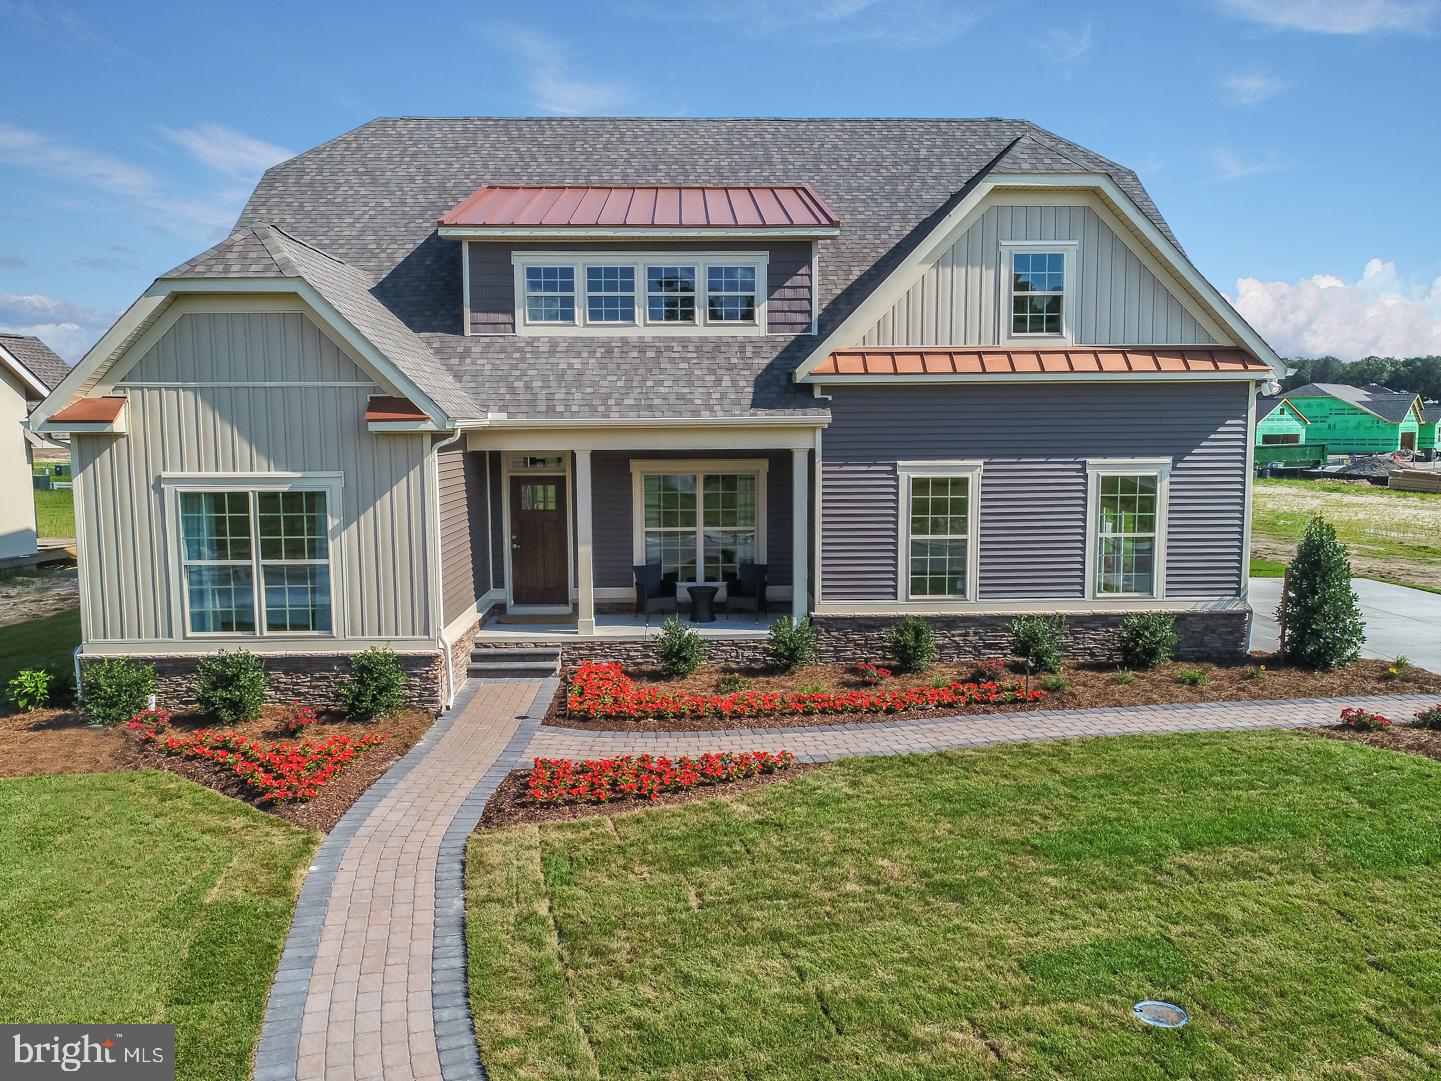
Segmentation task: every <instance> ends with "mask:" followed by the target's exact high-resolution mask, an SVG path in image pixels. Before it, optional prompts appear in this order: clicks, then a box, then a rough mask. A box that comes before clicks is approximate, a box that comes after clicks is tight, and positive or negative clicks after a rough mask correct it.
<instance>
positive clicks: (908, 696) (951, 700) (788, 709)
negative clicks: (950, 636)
mask: <svg viewBox="0 0 1441 1081" xmlns="http://www.w3.org/2000/svg"><path fill="white" fill-rule="evenodd" d="M1045 697H1046V692H1045V691H1039V690H1037V691H1030V692H1029V693H1027V692H1026V691H1024V690H1022V689H1021V688H1020V686H1019V685H1016V684H1004V683H1000V682H993V681H987V682H984V683H961V682H960V681H956V682H953V683H951V684H949V685H947V686H945V687H913V688H911V689H910V690H894V691H879V690H877V691H872V690H853V691H820V692H818V693H815V694H800V693H796V694H783V693H781V692H780V691H737V692H736V693H735V694H711V695H702V694H684V693H667V692H666V691H662V690H657V689H655V688H654V687H640V686H637V685H636V683H635V681H634V680H633V679H631V678H630V677H629V676H627V675H626V674H625V673H624V672H623V671H621V667H620V665H619V664H597V663H594V662H591V661H586V662H585V663H584V664H582V665H581V666H580V668H579V669H577V670H576V673H575V676H574V678H572V679H571V681H570V690H569V693H568V695H567V706H568V707H569V709H570V712H571V713H572V714H579V715H581V716H584V717H634V718H642V717H705V716H712V715H716V716H722V717H764V716H768V715H776V714H793V713H795V714H821V713H903V712H905V711H906V710H913V709H935V708H938V707H948V706H966V705H971V704H987V705H993V704H996V703H1002V702H1038V701H1040V700H1041V699H1043V698H1045Z"/></svg>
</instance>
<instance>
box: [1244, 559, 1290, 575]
mask: <svg viewBox="0 0 1441 1081" xmlns="http://www.w3.org/2000/svg"><path fill="white" fill-rule="evenodd" d="M1251 577H1252V578H1284V577H1286V564H1284V563H1282V562H1281V561H1280V560H1276V559H1262V558H1261V557H1260V556H1252V557H1251Z"/></svg>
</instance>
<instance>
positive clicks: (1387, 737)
mask: <svg viewBox="0 0 1441 1081" xmlns="http://www.w3.org/2000/svg"><path fill="white" fill-rule="evenodd" d="M1391 719H1392V720H1393V721H1394V722H1396V723H1394V724H1392V725H1391V726H1390V727H1388V728H1375V729H1370V730H1364V729H1356V728H1347V727H1346V726H1344V725H1335V726H1331V727H1326V728H1308V729H1306V731H1308V732H1312V733H1314V734H1316V735H1318V736H1324V737H1326V738H1327V739H1343V740H1349V741H1350V742H1353V743H1364V744H1366V745H1367V746H1368V747H1380V748H1381V749H1382V750H1386V751H1399V752H1400V753H1402V754H1417V755H1421V756H1422V757H1423V758H1433V759H1435V760H1436V761H1438V762H1441V730H1437V729H1434V728H1419V727H1417V726H1415V725H1411V724H1407V723H1406V721H1407V720H1409V718H1405V717H1393V718H1391Z"/></svg>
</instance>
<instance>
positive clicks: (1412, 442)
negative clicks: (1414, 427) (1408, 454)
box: [1401, 432, 1416, 450]
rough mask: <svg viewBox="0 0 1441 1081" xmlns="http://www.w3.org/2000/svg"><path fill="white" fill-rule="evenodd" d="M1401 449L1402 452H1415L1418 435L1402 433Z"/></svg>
mask: <svg viewBox="0 0 1441 1081" xmlns="http://www.w3.org/2000/svg"><path fill="white" fill-rule="evenodd" d="M1401 449H1402V450H1415V449H1416V433H1415V432H1402V433H1401Z"/></svg>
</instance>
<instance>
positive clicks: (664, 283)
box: [645, 266, 695, 323]
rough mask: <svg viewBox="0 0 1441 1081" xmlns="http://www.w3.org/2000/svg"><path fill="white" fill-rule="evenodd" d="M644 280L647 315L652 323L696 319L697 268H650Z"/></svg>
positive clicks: (687, 321) (692, 321) (688, 321)
mask: <svg viewBox="0 0 1441 1081" xmlns="http://www.w3.org/2000/svg"><path fill="white" fill-rule="evenodd" d="M645 281H646V285H645V288H646V318H647V319H648V320H649V321H650V322H652V323H694V322H695V267H693V266H652V267H647V268H646V275H645Z"/></svg>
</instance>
